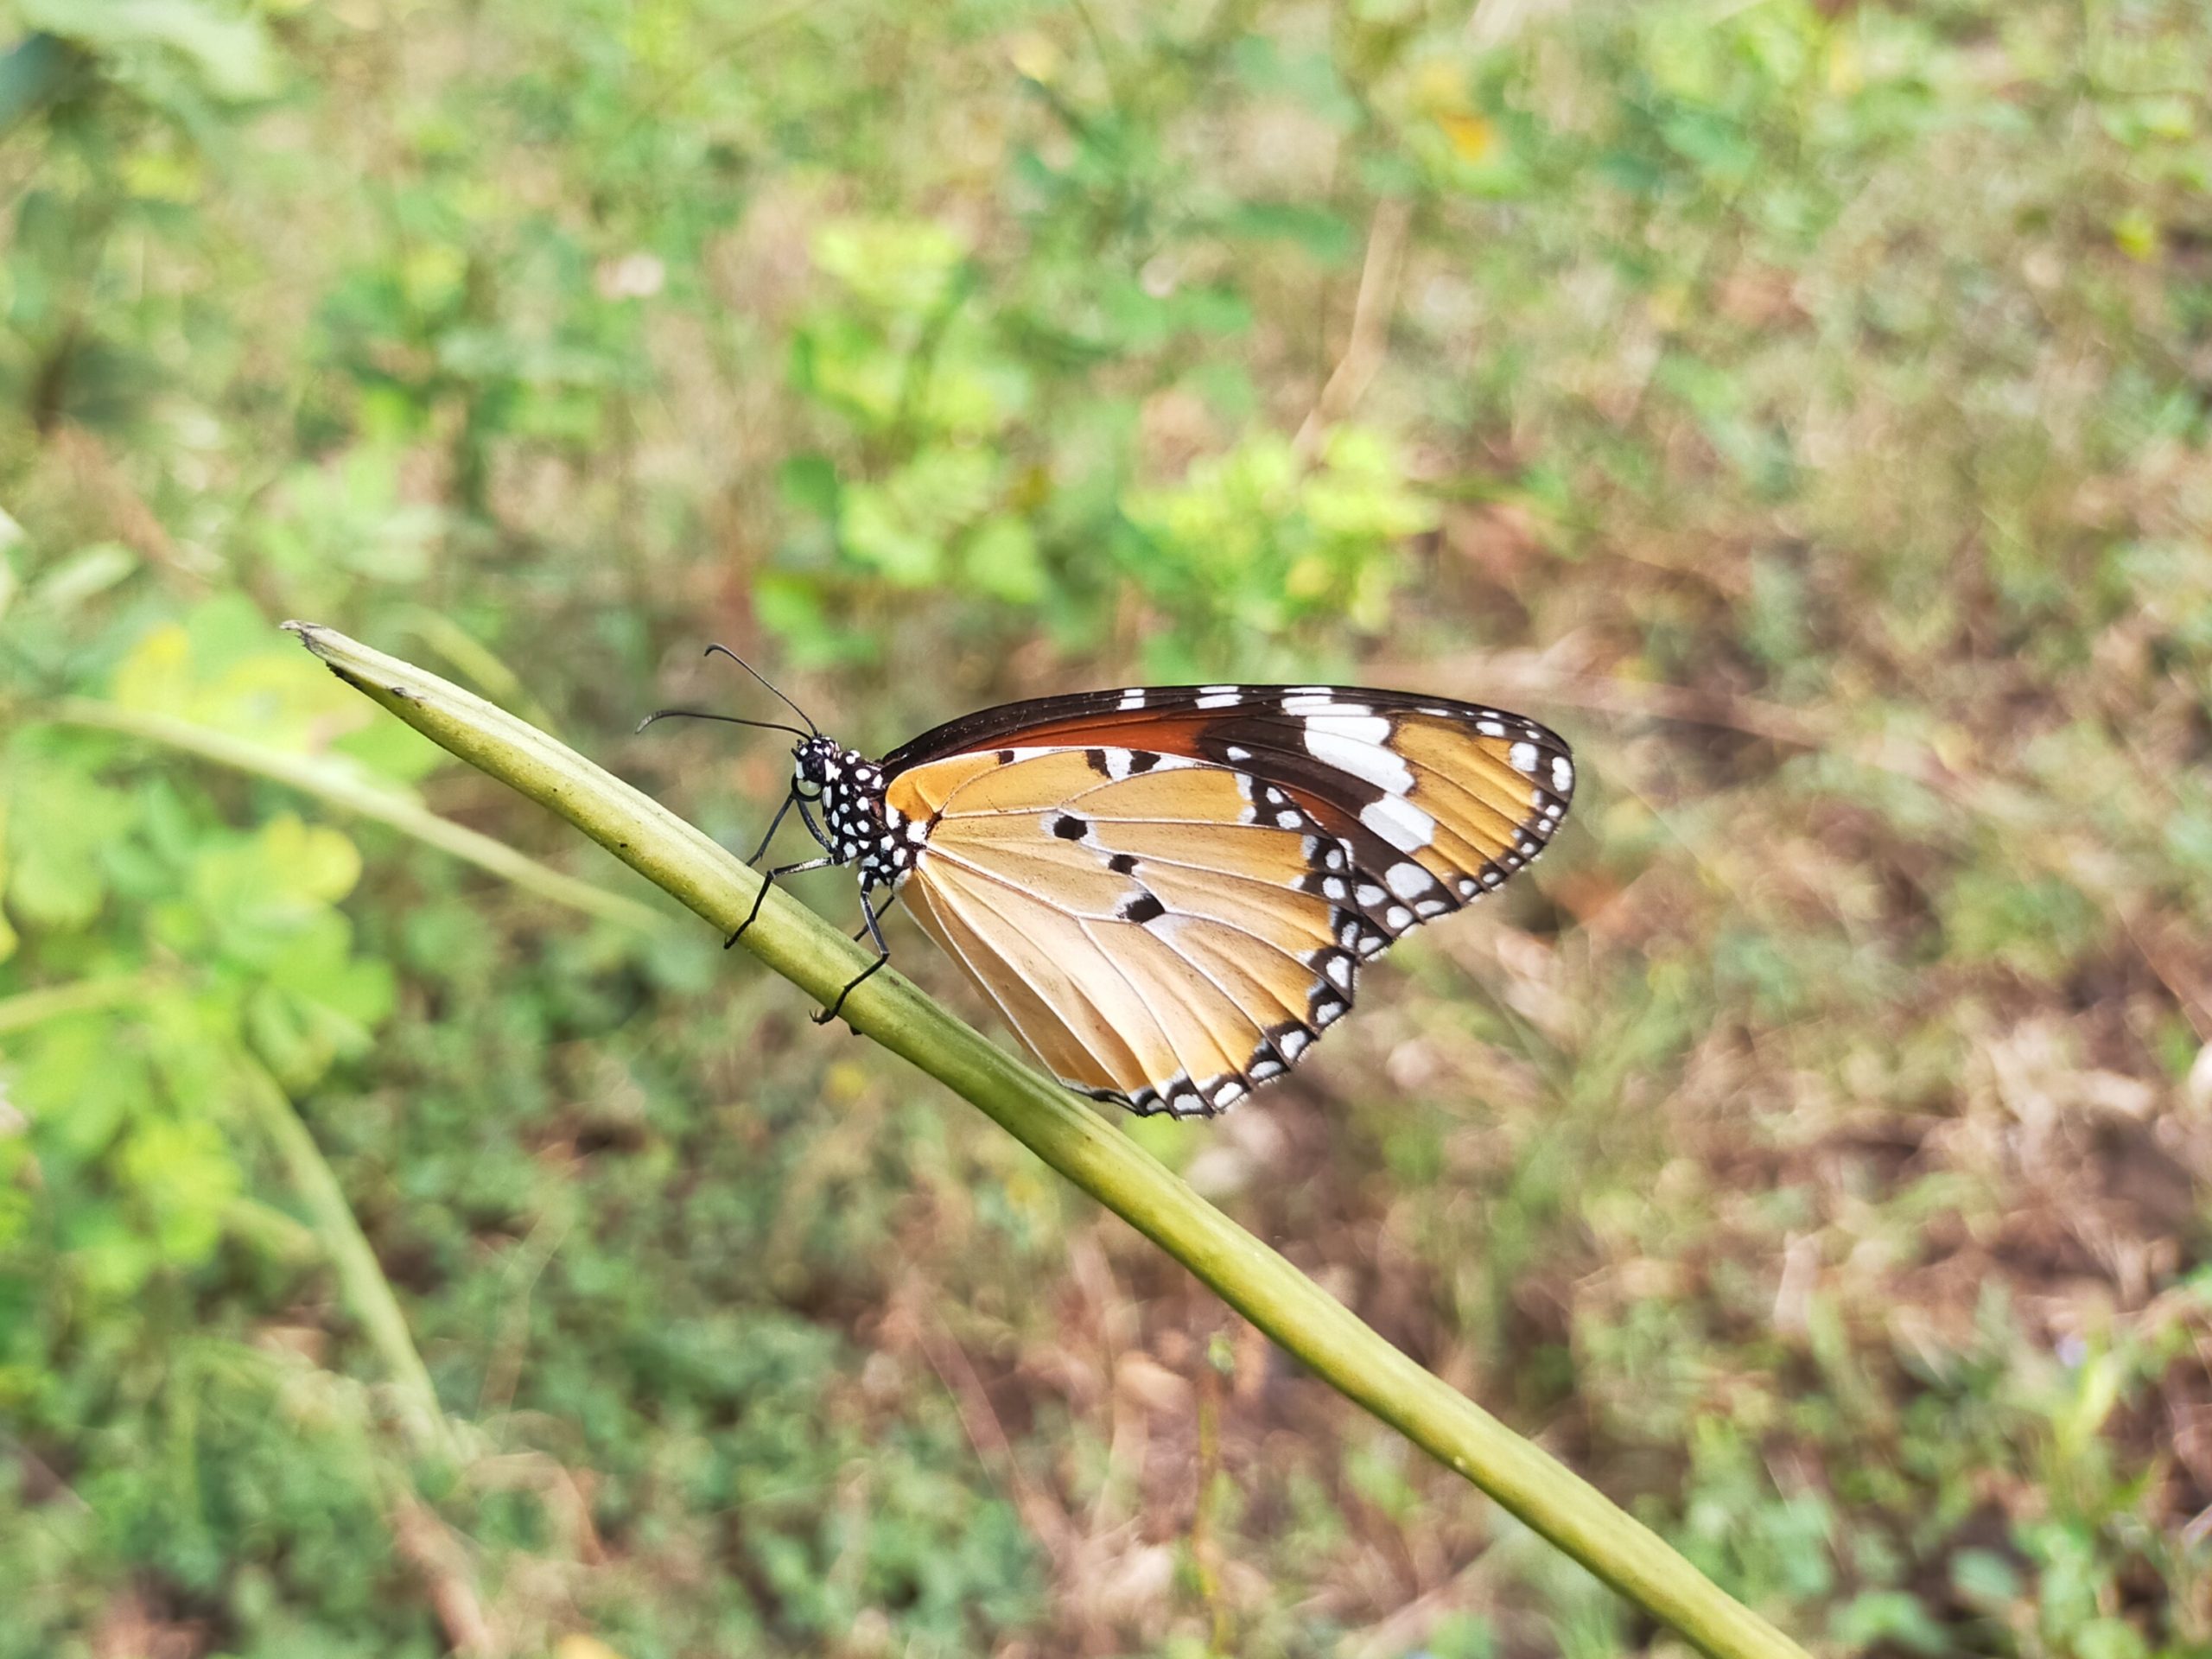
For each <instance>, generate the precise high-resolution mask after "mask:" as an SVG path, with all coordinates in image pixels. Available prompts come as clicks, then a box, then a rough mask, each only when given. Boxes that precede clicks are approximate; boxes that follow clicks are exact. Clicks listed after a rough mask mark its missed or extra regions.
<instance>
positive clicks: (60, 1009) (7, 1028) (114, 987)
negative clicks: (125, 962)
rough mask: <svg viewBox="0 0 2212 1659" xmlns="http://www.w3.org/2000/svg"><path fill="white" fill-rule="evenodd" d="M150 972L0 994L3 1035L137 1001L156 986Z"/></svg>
mask: <svg viewBox="0 0 2212 1659" xmlns="http://www.w3.org/2000/svg"><path fill="white" fill-rule="evenodd" d="M153 985H154V976H152V975H151V974H114V975H111V976H109V977H107V978H105V979H79V980H73V981H72V982H70V983H68V984H67V985H54V986H49V987H48V988H44V989H42V990H36V991H21V992H18V993H17V994H16V995H14V996H8V997H0V1037H4V1036H6V1035H7V1034H8V1033H10V1032H11V1031H21V1030H22V1029H23V1028H24V1027H27V1026H35V1025H37V1024H38V1023H39V1022H40V1021H41V1020H59V1019H60V1018H61V1016H62V1015H64V1014H90V1013H92V1012H93V1011H94V1010H96V1009H99V1008H111V1007H115V1006H116V1004H118V1002H130V1001H136V1000H137V998H139V997H142V996H143V995H145V994H146V993H147V992H148V991H149V990H150V989H151V988H153Z"/></svg>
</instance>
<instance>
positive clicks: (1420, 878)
mask: <svg viewBox="0 0 2212 1659" xmlns="http://www.w3.org/2000/svg"><path fill="white" fill-rule="evenodd" d="M1434 879H1435V878H1434V877H1433V876H1431V875H1430V874H1429V873H1428V872H1427V870H1425V869H1423V868H1421V866H1420V865H1418V864H1416V863H1414V861H1413V860H1411V859H1409V858H1408V859H1406V860H1404V861H1402V862H1400V863H1396V864H1393V865H1392V866H1391V867H1390V868H1389V869H1387V870H1385V871H1384V872H1383V881H1384V882H1385V883H1386V884H1387V885H1388V886H1389V889H1390V891H1391V892H1392V893H1395V894H1396V895H1397V896H1398V897H1399V898H1401V899H1404V900H1405V901H1406V902H1407V903H1408V904H1411V903H1412V902H1413V901H1414V899H1418V898H1420V897H1421V894H1423V893H1427V891H1428V889H1429V887H1430V886H1431V885H1432V883H1433V881H1434Z"/></svg>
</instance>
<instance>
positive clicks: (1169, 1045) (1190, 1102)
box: [883, 686, 1573, 1115]
mask: <svg viewBox="0 0 2212 1659" xmlns="http://www.w3.org/2000/svg"><path fill="white" fill-rule="evenodd" d="M883 770H884V774H885V778H886V784H885V791H886V799H887V802H888V804H890V806H891V807H892V808H893V809H895V810H896V811H897V812H898V813H899V814H900V815H901V816H902V817H904V818H905V819H906V821H907V822H908V823H909V824H910V825H912V826H920V833H919V834H918V836H917V843H918V844H917V850H916V852H915V855H914V858H913V861H912V864H911V865H910V866H909V867H908V868H907V870H906V875H905V877H904V878H903V880H902V887H901V891H902V893H904V895H905V896H906V899H907V901H908V903H909V906H910V907H911V908H912V910H913V912H914V914H915V916H916V918H917V919H918V920H919V921H920V923H921V924H922V925H923V927H924V928H925V931H928V932H930V933H931V935H932V937H934V938H936V939H937V940H938V944H940V945H942V946H943V947H944V949H945V950H946V951H947V952H948V953H949V954H950V955H951V956H952V957H953V958H954V959H955V960H956V961H957V962H959V963H961V964H962V966H963V968H965V969H967V970H968V972H969V974H970V976H973V977H974V978H975V979H976V981H977V982H978V983H979V984H980V985H981V986H982V988H983V989H984V990H985V992H986V993H987V994H988V995H990V996H991V998H992V1000H993V1001H995V1003H996V1004H997V1006H998V1007H999V1008H1000V1009H1001V1012H1002V1013H1004V1014H1006V1016H1007V1020H1008V1021H1009V1022H1010V1023H1012V1024H1013V1025H1014V1027H1015V1029H1016V1030H1017V1031H1018V1032H1020V1034H1021V1036H1022V1038H1023V1039H1024V1040H1025V1041H1027V1043H1028V1044H1029V1046H1031V1047H1032V1048H1033V1050H1035V1051H1036V1052H1037V1054H1038V1055H1039V1058H1041V1059H1043V1060H1044V1061H1045V1062H1046V1065H1049V1066H1051V1067H1052V1070H1053V1071H1055V1073H1056V1074H1058V1076H1059V1077H1061V1078H1062V1079H1063V1080H1064V1081H1065V1082H1067V1083H1068V1084H1071V1086H1073V1087H1076V1088H1078V1089H1081V1090H1084V1091H1086V1092H1088V1093H1090V1094H1093V1095H1096V1096H1102V1097H1107V1098H1115V1099H1120V1100H1123V1101H1125V1102H1126V1103H1128V1104H1129V1105H1131V1106H1132V1107H1134V1108H1135V1109H1137V1110H1139V1111H1153V1110H1166V1111H1171V1112H1174V1113H1177V1114H1178V1115H1191V1114H1198V1115H1210V1114H1211V1113H1212V1112H1215V1111H1217V1110H1219V1109H1222V1108H1224V1107H1225V1106H1227V1105H1229V1104H1230V1103H1233V1102H1234V1101H1236V1100H1237V1099H1240V1098H1242V1097H1243V1095H1244V1094H1245V1093H1247V1092H1249V1090H1250V1089H1251V1088H1252V1087H1253V1086H1254V1085H1255V1084H1259V1083H1263V1082H1266V1081H1267V1080H1268V1079H1269V1078H1271V1077H1275V1076H1279V1075H1280V1074H1281V1072H1282V1071H1286V1070H1287V1069H1288V1067H1289V1066H1290V1065H1292V1064H1294V1062H1295V1061H1296V1060H1297V1059H1298V1058H1299V1057H1300V1055H1301V1054H1302V1053H1303V1052H1304V1051H1305V1050H1306V1047H1307V1046H1310V1045H1311V1043H1312V1042H1313V1040H1314V1039H1315V1038H1316V1037H1317V1036H1318V1035H1319V1033H1320V1032H1321V1031H1322V1030H1324V1029H1325V1027H1327V1026H1328V1025H1330V1024H1331V1023H1332V1022H1333V1021H1334V1020H1336V1019H1338V1018H1339V1017H1340V1016H1341V1015H1342V1014H1344V1012H1345V1011H1346V1010H1348V1009H1349V1008H1350V1007H1351V1001H1352V998H1353V995H1354V990H1355V985H1356V979H1357V966H1358V963H1360V962H1361V961H1363V960H1364V959H1366V958H1368V957H1372V956H1374V955H1376V954H1377V953H1378V952H1380V951H1381V950H1383V949H1384V948H1385V947H1386V946H1387V945H1388V944H1389V943H1390V941H1391V940H1393V939H1395V938H1397V937H1399V936H1400V935H1402V934H1403V933H1404V932H1406V931H1408V930H1409V929H1411V928H1413V927H1415V926H1418V925H1420V924H1421V922H1423V921H1426V920H1429V919H1431V918H1434V917H1436V916H1440V915H1443V914H1446V913H1447V912H1450V911H1452V910H1457V909H1459V908H1460V907H1461V906H1464V905H1465V904H1466V903H1468V902H1469V901H1471V899H1475V898H1478V897H1479V896H1480V895H1481V894H1482V893H1484V892H1485V891H1488V890H1489V889H1490V888H1492V887H1497V886H1498V885H1499V884H1500V883H1502V882H1503V880H1505V879H1506V878H1507V877H1508V876H1509V875H1510V874H1512V873H1513V872H1514V871H1516V870H1518V869H1519V868H1522V866H1523V865H1525V864H1526V863H1527V862H1528V861H1529V860H1531V859H1533V858H1534V857H1535V855H1536V854H1537V853H1538V852H1540V851H1541V849H1542V847H1543V845H1544V843H1545V842H1546V841H1548V838H1549V837H1550V836H1551V834H1552V832H1553V830H1554V829H1556V827H1557V826H1558V824H1559V823H1560V820H1561V819H1562V818H1563V817H1564V816H1565V813H1566V810H1567V804H1568V802H1569V800H1570V799H1571V798H1572V794H1573V761H1572V759H1571V758H1570V756H1569V753H1568V750H1567V746H1566V744H1565V743H1563V742H1562V741H1560V739H1559V738H1558V737H1556V736H1554V734H1552V733H1550V732H1548V731H1547V730H1546V729H1544V728H1542V727H1541V726H1538V725H1536V724H1535V723H1534V722H1533V721H1528V720H1526V719H1524V718H1523V717H1522V716H1520V715H1512V714H1508V713H1505V712H1504V711H1503V710H1498V709H1486V708H1482V707H1479V706H1477V705H1473V704H1466V703H1455V702H1446V701H1444V700H1441V699H1437V698H1431V697H1420V696H1408V695H1407V694H1404V693H1397V692H1385V691H1372V690H1350V689H1335V688H1327V687H1316V686H1293V687H1280V686H1268V687H1234V686H1190V687H1179V688H1147V689H1142V690H1127V691H1108V692H1090V693H1084V694H1082V695H1079V696H1071V697H1055V698H1046V699H1042V700H1039V701H1037V702H1027V703H1013V704H1007V705H1005V706H1003V707H1001V708H998V709H986V710H983V711H982V712H980V713H978V714H976V715H969V716H967V717H965V718H964V719H963V720H959V721H953V722H951V723H950V724H949V725H947V726H944V727H940V728H938V729H937V730H936V731H934V732H931V733H927V734H924V735H923V736H922V737H919V738H917V739H916V740H915V741H913V742H912V743H909V744H907V745H906V747H903V748H901V749H899V750H898V751H897V752H896V753H893V754H892V755H890V756H888V757H887V758H886V759H885V760H884V762H883Z"/></svg>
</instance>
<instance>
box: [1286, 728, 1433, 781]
mask: <svg viewBox="0 0 2212 1659" xmlns="http://www.w3.org/2000/svg"><path fill="white" fill-rule="evenodd" d="M1389 734H1390V722H1389V721H1387V720H1328V719H1325V718H1323V717H1322V716H1319V715H1316V716H1314V717H1313V718H1311V719H1309V720H1307V721H1306V753H1308V754H1310V755H1312V756H1313V758H1314V759H1315V760H1319V762H1321V764H1322V765H1323V766H1334V767H1335V768H1336V769H1337V770H1338V771H1339V772H1350V773H1351V775H1352V776H1353V777H1355V778H1357V779H1360V780H1361V781H1363V782H1364V783H1370V784H1372V785H1375V787H1376V788H1377V789H1380V790H1386V791H1389V793H1391V794H1393V795H1402V794H1404V793H1405V792H1406V791H1408V790H1409V789H1411V788H1412V787H1413V786H1414V774H1413V768H1412V767H1410V766H1408V765H1407V764H1406V763H1405V762H1404V761H1403V760H1400V759H1399V758H1398V757H1397V756H1396V755H1395V754H1393V753H1390V751H1389V750H1388V749H1386V748H1383V747H1381V744H1382V741H1383V739H1384V738H1386V737H1388V736H1389Z"/></svg>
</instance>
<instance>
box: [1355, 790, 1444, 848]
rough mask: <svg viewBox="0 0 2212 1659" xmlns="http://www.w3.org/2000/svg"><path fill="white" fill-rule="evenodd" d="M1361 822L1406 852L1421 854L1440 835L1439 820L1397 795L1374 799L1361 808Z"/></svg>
mask: <svg viewBox="0 0 2212 1659" xmlns="http://www.w3.org/2000/svg"><path fill="white" fill-rule="evenodd" d="M1359 821H1360V822H1361V823H1363V824H1365V825H1366V826H1367V827H1368V828H1369V829H1372V830H1373V831H1374V832H1375V833H1376V835H1378V836H1382V837H1383V840H1385V841H1387V842H1389V843H1390V844H1391V845H1392V846H1393V847H1395V848H1396V849H1398V850H1399V851H1400V852H1402V853H1417V852H1419V851H1420V850H1421V849H1422V848H1424V847H1426V846H1427V845H1428V843H1429V842H1430V840H1431V838H1432V837H1433V836H1434V835H1435V834H1436V820H1435V819H1434V818H1432V817H1429V816H1428V814H1427V813H1426V812H1424V811H1422V810H1421V808H1419V807H1417V806H1415V805H1414V804H1413V803H1412V802H1410V801H1406V800H1402V799H1400V798H1398V797H1397V796H1395V795H1385V796H1384V797H1383V798H1382V799H1381V800H1379V801H1370V802H1369V803H1368V804H1366V805H1365V806H1363V807H1362V808H1361V809H1360V810H1359Z"/></svg>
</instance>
